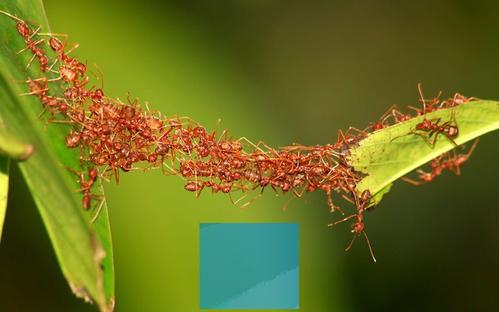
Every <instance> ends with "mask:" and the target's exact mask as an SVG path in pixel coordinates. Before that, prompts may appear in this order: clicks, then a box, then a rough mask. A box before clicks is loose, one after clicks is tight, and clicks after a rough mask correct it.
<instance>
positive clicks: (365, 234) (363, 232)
mask: <svg viewBox="0 0 499 312" xmlns="http://www.w3.org/2000/svg"><path fill="white" fill-rule="evenodd" d="M362 234H364V238H365V239H366V243H367V246H368V247H369V252H370V253H371V258H373V261H374V263H376V257H375V256H374V251H373V248H372V246H371V242H370V241H369V237H367V233H366V231H362Z"/></svg>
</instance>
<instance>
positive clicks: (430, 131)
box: [411, 111, 459, 148]
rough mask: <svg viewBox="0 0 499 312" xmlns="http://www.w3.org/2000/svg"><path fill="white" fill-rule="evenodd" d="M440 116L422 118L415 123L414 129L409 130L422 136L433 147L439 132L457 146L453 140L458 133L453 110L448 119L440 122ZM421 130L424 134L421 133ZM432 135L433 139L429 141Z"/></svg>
mask: <svg viewBox="0 0 499 312" xmlns="http://www.w3.org/2000/svg"><path fill="white" fill-rule="evenodd" d="M440 121H441V118H437V119H434V120H430V119H426V118H425V119H423V121H422V122H420V123H418V124H417V125H416V129H415V130H413V131H411V133H413V134H416V135H419V136H422V137H423V138H424V139H425V141H426V142H427V143H428V144H429V145H430V146H431V147H432V148H433V147H434V146H435V144H436V142H437V138H438V135H439V134H443V135H444V136H446V137H447V139H449V141H451V142H452V144H454V145H455V146H457V144H456V142H455V141H454V139H455V138H457V136H458V135H459V128H458V126H457V121H456V118H455V114H454V111H453V112H452V113H451V119H450V120H449V121H446V122H444V123H443V124H440ZM416 131H421V132H423V133H426V134H422V133H420V132H416ZM432 136H433V141H429V140H430V138H431V137H432Z"/></svg>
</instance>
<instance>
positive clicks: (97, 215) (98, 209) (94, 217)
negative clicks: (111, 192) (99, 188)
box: [90, 197, 106, 224]
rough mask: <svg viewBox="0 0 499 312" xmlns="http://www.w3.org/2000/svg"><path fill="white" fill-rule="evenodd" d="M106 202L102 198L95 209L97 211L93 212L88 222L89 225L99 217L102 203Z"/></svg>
mask: <svg viewBox="0 0 499 312" xmlns="http://www.w3.org/2000/svg"><path fill="white" fill-rule="evenodd" d="M105 202H106V198H104V197H103V198H102V199H101V201H100V204H99V207H98V208H97V211H96V212H95V214H94V216H93V217H92V220H90V223H91V224H93V223H94V222H95V221H97V218H98V217H99V215H100V213H101V210H102V207H104V203H105Z"/></svg>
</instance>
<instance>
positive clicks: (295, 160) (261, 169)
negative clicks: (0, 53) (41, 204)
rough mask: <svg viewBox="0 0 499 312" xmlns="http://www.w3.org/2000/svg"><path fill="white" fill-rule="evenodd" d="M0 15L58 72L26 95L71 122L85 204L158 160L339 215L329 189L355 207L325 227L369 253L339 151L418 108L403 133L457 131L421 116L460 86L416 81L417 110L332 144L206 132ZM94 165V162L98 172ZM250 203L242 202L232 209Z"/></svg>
mask: <svg viewBox="0 0 499 312" xmlns="http://www.w3.org/2000/svg"><path fill="white" fill-rule="evenodd" d="M0 13H3V14H5V15H7V16H9V17H11V18H12V19H14V20H15V21H16V25H17V30H18V33H19V34H20V35H21V37H22V38H23V39H24V42H25V45H26V48H25V49H23V50H21V52H22V51H24V50H27V49H29V50H30V51H31V52H32V53H33V58H32V59H31V61H30V62H29V64H28V67H29V66H30V64H31V63H32V61H33V60H34V58H37V59H38V61H39V64H40V69H41V71H43V72H48V71H49V72H51V73H55V74H57V75H58V76H56V77H55V78H52V79H49V78H48V77H42V78H38V79H33V80H28V81H27V84H28V87H29V92H28V93H26V95H34V96H36V97H38V98H39V100H40V102H41V103H42V106H43V108H44V111H45V110H46V111H48V112H49V113H50V114H51V115H52V116H53V117H52V119H50V120H49V121H51V122H60V123H68V124H70V125H71V126H72V127H71V130H70V131H69V133H68V134H67V136H66V142H65V144H66V146H67V147H68V148H79V150H80V165H81V167H82V168H84V171H83V172H77V171H74V170H72V169H71V170H72V171H73V172H74V173H75V174H77V175H78V183H79V185H80V192H81V193H82V196H83V198H82V206H83V208H84V209H90V208H91V207H92V202H93V199H99V197H100V196H98V195H95V194H93V193H92V189H93V187H94V186H95V183H96V181H97V180H98V179H99V178H101V177H102V178H107V177H110V176H114V178H115V180H116V182H119V173H120V172H128V171H130V170H136V169H142V170H149V169H153V168H162V170H163V172H164V173H165V174H175V175H178V176H180V177H182V178H183V179H184V180H185V184H184V188H185V190H187V191H189V192H194V193H195V194H196V196H199V195H200V194H201V192H202V191H203V190H204V189H205V188H210V189H211V190H212V192H213V193H218V192H221V193H225V194H229V195H230V194H231V193H232V192H234V191H237V190H239V191H243V192H244V195H243V197H241V199H242V198H244V197H245V196H246V194H247V193H249V192H250V191H252V190H254V189H260V190H261V192H263V190H264V189H265V188H267V187H270V188H272V189H273V190H274V191H275V192H278V191H280V192H282V193H288V192H291V193H293V194H294V195H295V196H296V197H301V196H302V195H303V193H304V192H314V191H317V190H320V191H323V192H324V193H325V194H326V196H327V203H328V206H329V207H330V209H331V211H335V210H339V211H340V212H341V213H342V214H343V211H342V210H341V209H340V208H339V207H337V206H335V205H334V204H333V199H332V194H333V193H338V194H341V195H342V196H343V197H344V198H346V199H347V200H349V201H351V202H352V203H353V204H354V205H355V206H356V212H355V213H354V214H352V215H350V216H347V217H345V218H343V219H341V220H339V221H337V222H334V223H332V224H331V225H336V224H339V223H342V222H345V221H347V220H351V219H354V220H355V222H354V223H353V224H352V232H353V233H354V236H353V239H352V241H351V243H350V244H349V246H348V247H347V250H348V249H350V247H351V246H352V244H353V242H354V240H355V239H356V238H357V237H358V236H360V235H363V236H364V237H365V239H366V242H367V244H368V246H369V250H370V252H371V255H372V257H373V259H374V260H375V258H374V253H373V251H372V248H371V245H370V242H369V239H368V237H367V234H366V233H365V229H364V219H363V214H364V212H365V211H366V210H367V209H368V208H369V206H370V205H371V199H372V195H371V194H370V192H369V191H364V192H362V194H358V193H357V189H356V186H357V183H358V182H359V181H360V180H361V178H362V174H361V173H359V172H357V171H355V170H354V169H353V168H352V167H351V166H349V165H348V164H347V162H346V160H345V159H346V157H347V156H348V153H349V150H350V149H351V148H352V147H353V146H355V145H357V144H358V143H359V142H360V141H361V140H362V139H364V138H365V137H366V136H367V135H369V133H371V132H375V131H378V130H381V129H384V128H386V127H389V126H392V125H395V124H398V123H401V122H404V121H407V120H410V119H412V118H414V117H417V116H424V117H423V120H422V121H421V122H420V123H418V124H417V125H416V126H415V128H414V129H413V130H412V131H411V132H410V133H409V134H413V135H417V136H421V137H422V138H423V139H424V140H425V141H426V142H427V143H428V144H429V145H430V146H432V147H433V146H434V145H435V143H436V142H437V138H438V137H439V135H443V136H445V137H446V138H447V139H449V140H450V141H451V142H453V143H454V144H455V142H454V139H455V138H456V137H457V136H458V135H459V129H458V126H457V123H456V121H455V118H454V116H453V115H452V118H451V120H449V121H446V122H443V123H442V122H441V120H440V119H434V120H432V119H427V118H426V114H427V113H430V112H433V111H436V110H439V109H444V108H451V107H454V106H457V105H461V104H465V103H467V102H469V101H470V99H468V98H466V97H464V96H462V95H459V94H456V95H455V96H454V97H453V98H451V99H448V100H444V101H440V100H439V99H438V97H437V98H434V99H431V100H427V99H425V98H424V97H423V94H422V90H421V86H420V85H419V86H418V89H419V93H420V101H421V103H422V108H415V107H411V108H412V109H413V110H414V111H415V113H416V115H415V116H413V115H411V114H405V113H402V112H400V111H399V110H398V109H397V108H396V107H392V108H390V110H389V111H388V112H387V113H385V114H384V115H383V116H382V117H381V118H380V119H379V121H378V122H375V123H373V124H371V125H370V126H369V127H368V128H367V129H365V130H358V129H355V128H350V129H349V130H348V131H346V132H342V131H341V130H340V131H338V139H337V141H336V142H335V143H334V144H326V145H322V146H321V145H316V146H302V145H298V144H294V145H291V146H286V147H281V148H279V149H277V150H276V149H273V148H271V147H269V146H267V145H266V144H265V143H263V142H259V143H257V144H254V143H252V142H251V141H250V140H248V139H246V138H240V139H231V138H229V137H228V135H227V132H226V131H223V132H222V133H221V135H217V133H216V131H213V132H211V133H208V132H207V131H206V129H205V128H204V127H202V126H201V125H199V124H198V123H196V122H194V121H192V120H191V119H189V118H180V117H170V118H167V117H163V116H162V115H161V114H160V113H159V112H153V111H151V110H149V108H148V107H146V108H147V109H146V110H144V109H143V108H142V107H141V105H140V104H139V103H138V101H137V100H132V99H130V98H129V97H128V98H127V103H123V102H121V101H120V100H116V99H111V98H108V97H106V96H105V95H104V92H103V91H102V89H101V88H95V87H94V86H89V82H90V80H89V78H88V77H87V76H86V72H87V67H86V65H85V64H83V63H81V62H79V61H78V60H77V59H76V58H73V57H69V56H68V54H69V53H70V52H71V51H72V50H74V48H76V47H77V46H75V47H74V48H73V49H70V50H69V51H67V52H66V44H64V43H63V42H61V41H60V40H59V39H57V38H56V37H55V36H53V35H51V34H42V33H40V32H39V30H40V28H37V29H36V30H34V31H32V30H31V28H30V27H29V26H28V24H27V23H26V22H24V21H22V20H21V19H19V18H17V17H15V16H14V15H11V14H9V13H6V12H3V11H0ZM41 35H48V36H49V40H48V41H47V43H48V46H49V47H50V49H51V50H52V51H53V52H54V55H55V60H54V62H53V64H52V65H51V66H50V67H49V66H48V63H49V58H48V57H47V56H46V54H45V52H44V51H43V49H41V48H40V47H39V45H40V44H41V43H43V42H45V39H40V40H38V41H36V40H35V39H34V38H36V37H37V36H41ZM50 83H55V84H57V86H58V87H59V88H54V90H56V93H57V92H59V93H60V94H58V95H57V96H54V95H50V94H49V92H50V91H51V88H50V87H49V84H50ZM58 90H62V91H58ZM476 143H477V142H475V144H474V145H473V147H472V148H471V149H470V151H469V152H468V153H466V154H456V153H455V152H454V154H451V153H446V154H444V155H441V156H439V157H437V158H436V159H434V160H433V161H432V162H431V164H430V165H431V172H425V171H422V170H420V171H418V174H419V176H418V179H419V180H413V179H409V178H407V179H406V180H407V181H408V182H410V183H413V184H416V185H418V184H421V183H425V182H430V181H432V180H433V179H434V178H435V177H437V176H439V175H440V174H441V173H442V171H443V170H451V171H453V172H455V173H456V174H459V172H460V171H459V170H460V167H461V166H462V164H463V163H464V162H465V161H466V160H467V159H468V158H469V156H470V155H471V153H472V152H473V150H474V148H475V146H476ZM97 168H102V169H101V170H100V172H99V170H98V169H97ZM85 171H86V172H85ZM241 199H239V200H241ZM231 200H232V198H231ZM239 200H237V201H236V202H235V203H237V202H239ZM249 203H251V201H249V202H247V203H246V204H244V205H243V206H241V207H244V206H245V205H247V204H249ZM97 214H98V212H97ZM94 219H95V217H94Z"/></svg>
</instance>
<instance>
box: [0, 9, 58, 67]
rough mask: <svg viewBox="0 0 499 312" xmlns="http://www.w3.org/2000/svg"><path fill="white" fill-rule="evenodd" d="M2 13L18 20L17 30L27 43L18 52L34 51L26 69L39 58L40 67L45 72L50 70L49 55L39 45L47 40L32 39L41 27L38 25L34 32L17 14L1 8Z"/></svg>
mask: <svg viewBox="0 0 499 312" xmlns="http://www.w3.org/2000/svg"><path fill="white" fill-rule="evenodd" d="M0 13H2V14H4V15H6V16H8V17H10V18H12V19H13V20H15V21H16V22H17V23H16V29H17V32H18V33H19V35H21V37H22V38H23V39H24V42H25V44H26V47H25V48H24V49H22V50H20V51H19V52H17V54H20V53H22V52H24V51H26V50H31V52H32V53H33V57H32V58H31V59H30V60H29V62H28V64H27V65H26V69H28V68H29V66H30V65H31V63H32V62H33V60H34V59H35V58H38V62H39V63H40V69H41V70H42V71H44V72H45V71H48V57H47V56H46V55H45V52H44V51H43V50H42V49H40V48H39V47H38V45H39V44H40V43H42V42H43V41H45V40H44V39H41V40H38V41H36V42H35V41H32V39H33V37H34V36H35V35H36V34H37V33H38V32H39V31H40V27H38V28H37V29H36V30H35V31H34V32H32V31H31V29H30V27H29V26H28V23H26V22H25V21H23V20H22V19H20V18H18V17H17V16H15V15H12V14H10V13H8V12H5V11H2V10H0Z"/></svg>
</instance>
